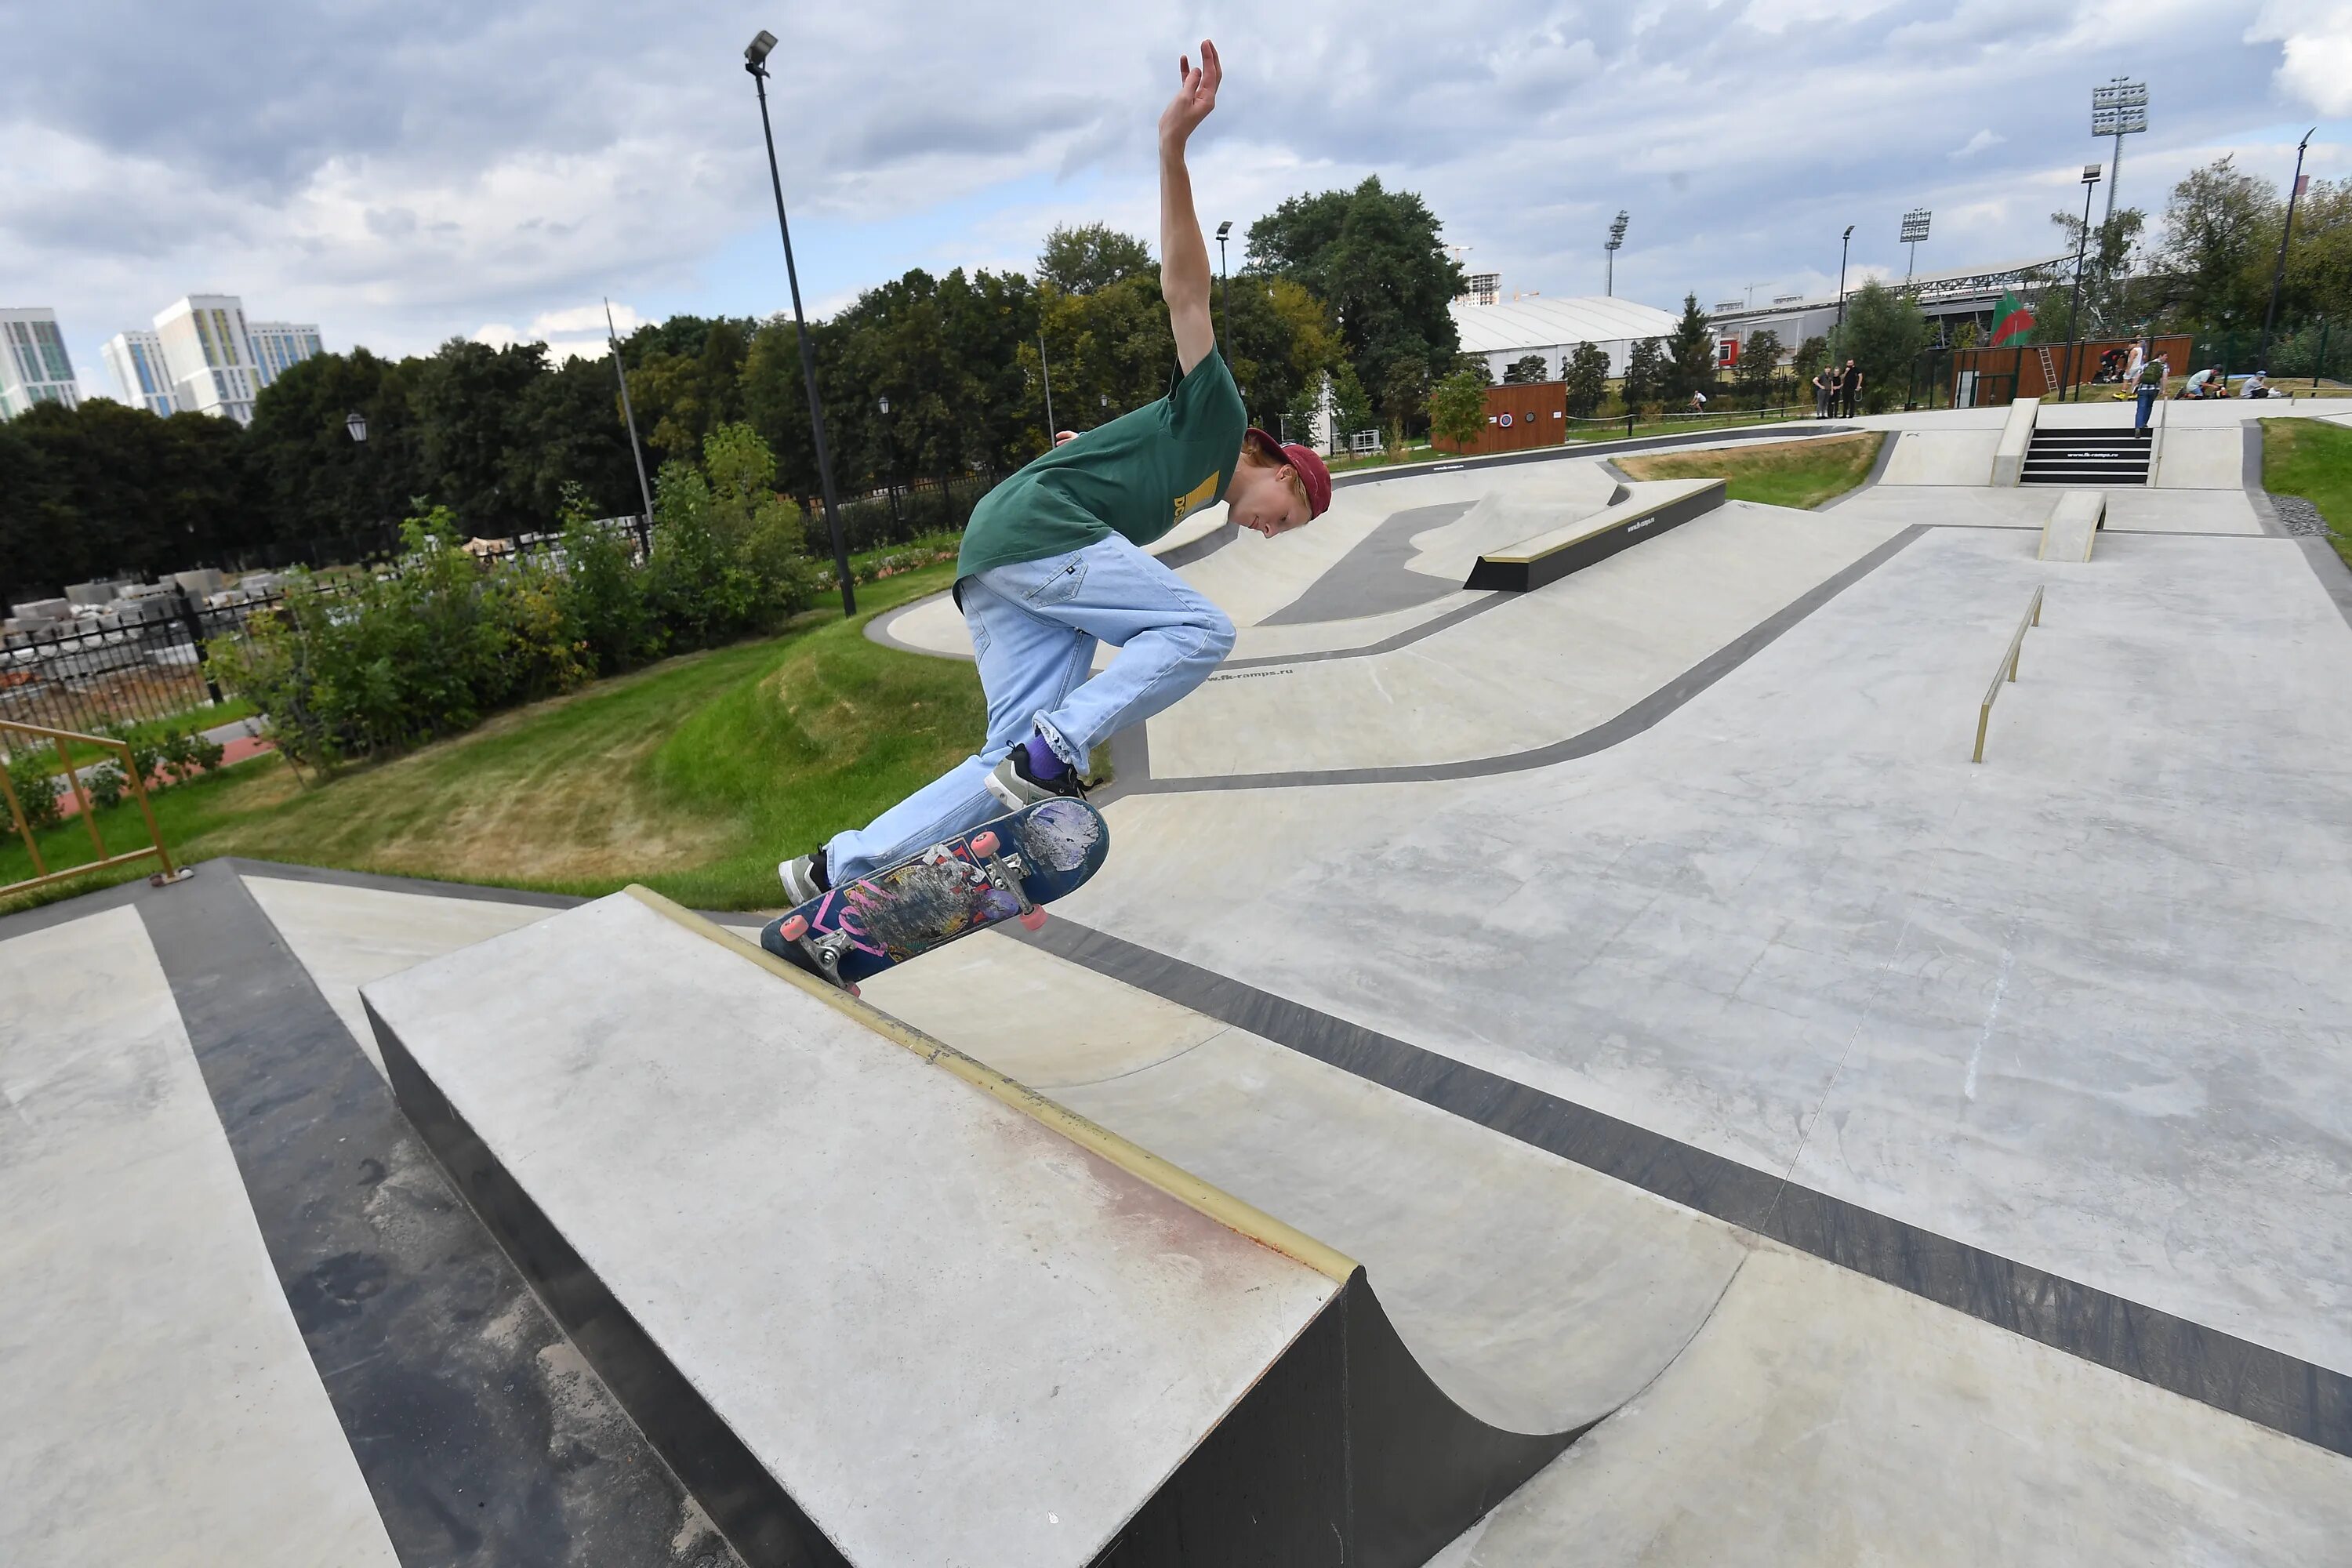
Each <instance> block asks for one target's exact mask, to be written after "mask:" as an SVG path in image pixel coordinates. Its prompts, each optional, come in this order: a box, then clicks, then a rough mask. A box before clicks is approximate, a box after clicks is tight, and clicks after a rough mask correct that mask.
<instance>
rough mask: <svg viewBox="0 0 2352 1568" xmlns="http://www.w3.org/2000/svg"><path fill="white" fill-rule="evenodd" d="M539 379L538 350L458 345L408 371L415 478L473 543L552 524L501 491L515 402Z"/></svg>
mask: <svg viewBox="0 0 2352 1568" xmlns="http://www.w3.org/2000/svg"><path fill="white" fill-rule="evenodd" d="M545 374H547V345H546V344H544V343H514V344H510V345H509V346H508V347H505V348H492V347H491V346H490V345H489V344H488V343H478V342H469V341H467V340H466V339H463V338H452V339H450V340H449V341H448V342H446V343H444V344H442V345H441V347H440V349H439V350H438V351H437V352H436V353H434V354H433V355H432V357H430V358H429V359H426V360H425V361H424V362H423V363H421V364H419V365H418V366H417V367H416V371H415V381H414V383H413V385H412V389H411V391H410V393H409V396H408V405H409V410H410V413H411V414H412V415H413V416H414V417H415V422H416V426H417V440H418V445H419V451H418V458H419V459H420V471H419V473H418V476H417V477H418V478H419V479H421V480H422V481H423V482H424V483H425V487H426V489H425V492H424V493H426V494H429V495H430V496H431V497H432V498H433V500H436V501H437V502H439V503H440V504H442V505H444V506H446V507H447V508H448V509H449V510H451V511H452V512H454V513H456V514H457V521H458V524H459V526H461V527H463V528H465V529H466V530H467V531H470V532H472V533H474V534H476V535H478V536H479V537H482V538H486V539H502V538H507V537H510V536H511V535H513V534H516V533H519V532H522V531H527V530H529V529H531V528H534V527H544V526H546V525H548V524H549V523H550V522H551V521H552V519H551V517H550V516H548V515H545V514H538V513H534V512H533V511H532V510H531V507H530V498H529V497H528V496H526V495H522V494H520V493H510V492H509V490H508V489H507V479H508V468H509V451H510V450H511V449H512V448H513V447H516V446H517V445H518V444H519V437H518V434H517V429H516V426H518V424H519V423H520V413H521V409H522V406H523V400H524V398H525V397H526V396H527V395H528V394H529V392H530V386H531V384H532V383H533V382H534V381H536V380H537V379H538V378H540V377H541V376H543V375H545ZM373 437H374V433H373V429H371V431H370V432H369V438H370V439H371V440H373Z"/></svg>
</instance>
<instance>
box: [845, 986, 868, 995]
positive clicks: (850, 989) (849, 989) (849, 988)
mask: <svg viewBox="0 0 2352 1568" xmlns="http://www.w3.org/2000/svg"><path fill="white" fill-rule="evenodd" d="M842 989H843V990H844V991H846V992H848V993H849V994H851V995H852V996H863V995H865V994H866V993H865V992H863V991H860V990H859V989H858V988H857V987H856V986H855V985H845V986H843V987H842Z"/></svg>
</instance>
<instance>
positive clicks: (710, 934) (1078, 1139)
mask: <svg viewBox="0 0 2352 1568" xmlns="http://www.w3.org/2000/svg"><path fill="white" fill-rule="evenodd" d="M623 891H624V892H625V893H626V894H627V895H628V896H629V897H630V898H633V899H635V900H636V901H637V902H639V903H640V904H643V905H644V906H645V907H646V908H647V909H649V910H653V911H654V912H655V913H656V914H658V915H660V916H662V917H663V918H664V919H666V920H667V921H671V922H672V923H673V924H675V925H677V926H678V927H679V928H680V929H682V930H684V931H690V932H692V933H693V934H694V935H696V936H699V937H702V938H703V939H705V940H706V941H709V942H716V943H718V944H719V946H720V947H722V948H725V949H727V950H728V951H729V952H733V953H735V954H736V955H737V956H739V957H741V958H746V959H749V960H751V962H752V963H756V964H758V965H759V966H760V967H761V969H764V970H766V971H767V972H768V973H771V974H773V975H776V976H778V977H779V978H781V979H783V980H786V981H788V982H790V983H791V984H793V985H796V986H798V987H799V988H800V989H801V990H803V991H804V992H806V993H807V994H810V995H812V996H814V997H816V998H818V999H819V1000H820V1001H822V1002H824V1004H825V1005H827V1006H829V1007H831V1008H833V1009H834V1010H835V1012H837V1013H840V1014H842V1015H843V1016H846V1017H849V1018H853V1019H855V1020H856V1021H857V1022H858V1023H859V1024H862V1025H864V1026H866V1028H868V1029H871V1030H873V1031H874V1032H875V1033H876V1034H877V1035H880V1036H881V1037H883V1038H885V1039H887V1040H888V1041H889V1042H890V1043H891V1044H893V1045H895V1046H898V1047H901V1048H902V1049H905V1050H908V1051H911V1052H913V1053H914V1054H915V1055H917V1056H919V1057H921V1058H923V1059H924V1060H925V1061H927V1062H929V1063H930V1064H931V1065H932V1066H934V1067H938V1068H945V1069H946V1070H947V1071H949V1072H950V1073H953V1074H954V1075H955V1076H956V1077H958V1078H960V1079H963V1080H964V1081H965V1082H966V1083H968V1084H971V1086H972V1087H973V1088H975V1089H980V1090H982V1092H983V1093H986V1094H988V1095H991V1096H992V1097H993V1098H995V1099H996V1100H1002V1101H1003V1103H1004V1104H1006V1105H1008V1106H1011V1107H1012V1108H1013V1110H1018V1111H1020V1112H1021V1113H1023V1114H1024V1115H1025V1116H1028V1117H1030V1118H1031V1119H1032V1120H1034V1121H1038V1122H1040V1123H1042V1124H1043V1125H1045V1126H1046V1127H1049V1128H1051V1129H1052V1130H1053V1131H1056V1132H1058V1133H1060V1134H1061V1135H1062V1136H1063V1137H1065V1138H1067V1139H1068V1140H1069V1141H1070V1142H1073V1143H1076V1144H1077V1145H1078V1146H1079V1147H1081V1148H1083V1149H1085V1150H1087V1151H1088V1152H1091V1153H1094V1154H1098V1155H1100V1156H1101V1157H1102V1158H1103V1159H1105V1160H1108V1161H1109V1162H1110V1163H1112V1164H1114V1165H1116V1166H1118V1168H1119V1169H1121V1170H1123V1171H1125V1172H1126V1173H1128V1174H1129V1175H1130V1176H1133V1177H1135V1178H1136V1179H1137V1180H1138V1181H1140V1182H1143V1183H1145V1184H1148V1185H1150V1186H1152V1187H1156V1188H1158V1189H1159V1190H1160V1192H1163V1193H1165V1194H1168V1195H1169V1196H1170V1197H1171V1198H1174V1199H1175V1200H1176V1201H1177V1202H1179V1203H1181V1204H1183V1205H1185V1206H1186V1207H1188V1208H1191V1209H1192V1210H1194V1211H1196V1212H1197V1213H1199V1214H1200V1215H1202V1216H1203V1217H1205V1218H1208V1219H1211V1220H1213V1221H1215V1222H1216V1223H1217V1224H1219V1225H1222V1226H1224V1227H1225V1228H1226V1229H1228V1230H1232V1231H1236V1232H1238V1233H1239V1234H1241V1235H1243V1236H1245V1237H1249V1238H1250V1239H1251V1240H1253V1241H1255V1242H1257V1243H1258V1244H1259V1245H1260V1246H1262V1247H1267V1248H1270V1249H1271V1250H1273V1251H1276V1252H1278V1253H1281V1254H1282V1255H1283V1256H1284V1257H1286V1258H1289V1259H1290V1260H1291V1261H1293V1262H1295V1263H1298V1264H1301V1265H1303V1266H1305V1267H1306V1268H1311V1269H1313V1270H1315V1272H1317V1273H1318V1274H1320V1275H1323V1276H1324V1277H1325V1278H1327V1279H1330V1280H1332V1281H1333V1282H1335V1283H1337V1284H1339V1285H1341V1286H1345V1285H1346V1284H1347V1283H1348V1281H1349V1279H1353V1278H1354V1277H1355V1276H1356V1274H1357V1273H1358V1272H1359V1271H1360V1270H1361V1268H1363V1266H1362V1265H1361V1264H1360V1263H1358V1262H1357V1261H1356V1260H1355V1259H1354V1258H1349V1256H1348V1255H1347V1254H1346V1253H1343V1252H1341V1251H1339V1249H1338V1248H1337V1247H1330V1246H1328V1245H1326V1244H1325V1243H1323V1242H1320V1241H1318V1240H1316V1239H1315V1238H1314V1237H1311V1236H1308V1235H1307V1233H1306V1232H1304V1231H1302V1230H1299V1229H1297V1227H1296V1226H1289V1225H1286V1224H1284V1223H1283V1222H1282V1221H1281V1220H1278V1219H1276V1218H1275V1217H1274V1216H1273V1215H1269V1214H1267V1213H1266V1212H1265V1210H1263V1209H1260V1208H1258V1207H1256V1206H1255V1205H1252V1204H1247V1203H1244V1202H1243V1201H1242V1200H1241V1199H1239V1198H1237V1197H1234V1195H1233V1194H1231V1193H1228V1192H1226V1191H1224V1190H1223V1188H1221V1187H1217V1186H1214V1185H1213V1184H1210V1183H1208V1182H1204V1181H1202V1179H1201V1178H1200V1177H1198V1176H1196V1175H1194V1174H1192V1173H1191V1172H1190V1171H1187V1170H1185V1169H1184V1168H1183V1167H1181V1166H1180V1165H1177V1164H1175V1163H1171V1162H1170V1161H1168V1160H1164V1159H1162V1158H1160V1156H1159V1155H1157V1154H1154V1153H1153V1152H1150V1150H1148V1149H1145V1148H1143V1147H1141V1146H1140V1145H1138V1144H1135V1143H1131V1142H1129V1141H1128V1140H1126V1139H1124V1138H1122V1137H1120V1136H1119V1135H1118V1133H1116V1132H1113V1131H1110V1130H1109V1129H1108V1128H1107V1127H1103V1126H1099V1125H1097V1123H1095V1122H1093V1121H1088V1120H1087V1118H1085V1117H1083V1116H1081V1115H1079V1114H1078V1113H1077V1112H1076V1111H1075V1110H1070V1109H1069V1108H1068V1107H1066V1106H1064V1105H1061V1104H1058V1103H1056V1102H1055V1101H1054V1100H1049V1099H1047V1098H1046V1097H1045V1096H1044V1095H1042V1094H1040V1093H1038V1092H1037V1091H1036V1090H1035V1089H1031V1088H1029V1087H1028V1086H1027V1085H1025V1084H1022V1083H1017V1082H1015V1081H1014V1080H1013V1079H1009V1078H1007V1077H1005V1076H1004V1075H1003V1073H1001V1072H998V1071H997V1070H996V1069H995V1068H992V1067H990V1066H988V1065H987V1064H986V1063H984V1062H982V1061H979V1060H977V1059H976V1058H971V1057H968V1056H966V1055H964V1054H963V1053H962V1052H961V1051H959V1050H957V1049H956V1048H955V1047H952V1046H950V1045H948V1044H946V1043H945V1042H944V1041H940V1040H937V1039H934V1038H932V1037H930V1036H929V1035H927V1034H925V1033H923V1031H921V1030H920V1029H918V1028H916V1027H914V1026H912V1025H910V1024H907V1023H903V1022H901V1021H900V1020H898V1019H897V1018H894V1017H892V1016H890V1015H889V1014H887V1013H885V1012H883V1011H882V1010H881V1009H880V1008H878V1007H877V1006H875V1005H872V1004H871V1003H868V1002H861V1001H859V1000H858V999H857V998H856V997H854V996H851V995H850V994H847V993H846V992H844V991H841V990H838V989H836V988H835V987H834V986H831V985H828V984H825V983H824V981H822V980H819V979H818V978H816V976H814V975H813V974H809V973H805V972H803V970H801V969H799V968H796V967H795V966H793V964H790V963H786V962H784V961H783V960H782V959H781V958H778V957H777V956H776V955H775V954H774V953H772V952H769V951H768V950H767V949H765V948H763V947H761V946H760V945H759V943H757V942H752V941H750V940H749V939H747V938H745V937H743V936H742V935H740V934H739V933H737V932H735V931H729V930H728V929H727V928H726V927H724V926H721V925H719V924H717V923H715V922H714V921H708V920H705V919H704V918H703V917H702V916H700V915H698V914H696V913H695V912H694V911H693V910H688V909H687V908H685V907H684V906H683V905H680V904H677V903H675V902H673V901H672V900H668V899H666V898H664V897H662V895H661V894H659V893H656V892H655V891H654V890H653V889H650V888H647V887H645V886H644V885H642V884H640V883H636V882H632V883H630V884H629V885H628V887H626V888H625V889H623Z"/></svg>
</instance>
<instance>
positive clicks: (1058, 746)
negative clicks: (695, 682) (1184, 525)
mask: <svg viewBox="0 0 2352 1568" xmlns="http://www.w3.org/2000/svg"><path fill="white" fill-rule="evenodd" d="M962 589H963V593H962V597H963V621H964V626H965V627H966V629H968V630H969V631H970V632H971V646H972V650H973V652H974V653H975V654H976V655H977V656H978V658H979V661H980V688H981V690H982V692H983V693H984V694H985V695H986V696H987V698H988V739H987V742H986V744H985V745H983V746H982V749H981V750H980V752H978V753H977V754H976V755H973V756H971V757H967V758H965V759H964V760H963V761H962V762H961V763H958V764H957V765H956V766H955V767H953V768H951V769H950V770H949V771H948V772H947V773H943V774H941V775H940V777H938V778H936V779H934V780H932V781H931V782H930V783H929V784H925V785H924V786H923V787H922V788H921V789H919V790H917V791H916V792H915V793H914V794H912V795H908V797H907V798H906V799H904V800H902V801H900V802H899V803H898V805H894V806H892V807H891V808H890V809H889V810H887V811H886V812H884V813H883V814H882V815H881V816H877V817H876V818H875V819H874V820H873V821H872V822H871V823H868V824H867V825H866V826H865V827H862V828H859V829H856V830H855V831H853V832H849V833H844V834H841V835H839V836H838V837H835V839H834V840H833V842H831V843H830V844H827V845H826V846H825V851H824V863H825V871H826V874H827V875H828V876H829V877H830V878H831V879H833V881H834V882H835V884H836V885H837V884H839V883H841V882H844V881H846V880H847V879H850V878H852V877H862V876H864V875H865V874H866V872H868V871H871V870H874V869H876V868H877V867H882V866H887V865H889V864H890V863H891V862H892V861H894V860H898V859H902V858H905V857H906V856H908V855H911V854H913V853H915V852H916V851H917V850H919V849H925V848H928V847H930V846H931V845H934V844H937V843H939V842H940V840H942V839H945V838H950V837H954V836H955V835H956V834H959V833H961V832H963V831H964V830H965V829H967V828H970V827H973V826H978V825H979V824H981V823H982V822H986V821H987V820H989V819H990V818H991V817H995V816H1003V815H1004V803H1003V802H1002V801H1000V800H998V799H997V798H996V797H995V796H994V795H991V794H989V793H988V788H987V786H986V784H984V783H983V782H982V781H983V780H985V779H986V778H987V777H988V775H989V773H990V772H991V771H992V770H993V769H994V768H995V766H996V764H997V763H1001V762H1003V760H1004V756H1005V753H1006V752H1010V751H1011V750H1012V749H1013V747H1015V746H1017V745H1019V744H1020V743H1021V742H1024V741H1025V740H1027V739H1028V738H1029V737H1030V735H1031V734H1032V733H1033V732H1034V733H1036V734H1040V735H1043V736H1045V742H1046V743H1047V744H1048V745H1050V746H1052V747H1053V748H1054V750H1055V752H1056V753H1057V754H1059V756H1060V757H1061V759H1062V760H1063V761H1064V762H1066V763H1069V764H1070V765H1071V766H1072V767H1075V768H1078V769H1080V770H1082V771H1083V770H1084V769H1085V767H1086V765H1087V757H1088V755H1090V754H1091V753H1092V752H1093V751H1094V748H1095V746H1096V745H1097V743H1098V742H1102V741H1105V740H1108V738H1109V737H1110V736H1112V735H1114V734H1116V733H1118V731H1121V730H1124V729H1125V728H1127V727H1128V726H1129V724H1135V723H1140V722H1141V721H1144V720H1146V719H1149V718H1150V717H1151V715H1153V714H1154V713H1157V712H1159V711H1160V710H1161V709H1163V708H1166V707H1167V706H1168V705H1169V704H1171V703H1172V702H1174V701H1175V700H1177V699H1178V698H1180V697H1181V696H1183V695H1184V694H1185V693H1186V692H1188V691H1190V690H1192V688H1194V687H1196V686H1198V685H1200V684H1201V682H1202V680H1204V679H1208V675H1209V672H1210V671H1211V670H1213V669H1214V668H1217V663H1218V661H1219V660H1220V659H1223V658H1224V657H1225V655H1226V654H1227V653H1228V652H1230V651H1231V650H1232V648H1233V646H1234V623H1233V622H1232V621H1230V620H1228V619H1227V618H1226V616H1225V613H1224V612H1223V610H1220V609H1219V608H1217V606H1216V605H1213V604H1211V603H1209V601H1208V600H1206V599H1204V598H1202V596H1201V595H1200V594H1199V593H1197V592H1195V591H1194V589H1193V588H1192V585H1191V584H1188V583H1186V582H1185V581H1184V579H1182V578H1181V577H1179V576H1178V575H1176V574H1175V573H1174V572H1172V571H1171V570H1169V569H1168V568H1167V567H1165V566H1162V565H1161V564H1160V563H1159V562H1158V561H1156V560H1154V559H1152V558H1151V557H1150V555H1147V554H1145V553H1144V552H1142V551H1140V550H1139V549H1137V548H1136V547H1135V546H1134V545H1132V544H1130V543H1129V542H1127V541H1126V540H1125V539H1123V538H1121V537H1119V536H1118V534H1113V535H1111V536H1110V537H1109V538H1108V539H1104V540H1099V541H1097V542H1095V543H1093V544H1089V545H1087V547H1086V548H1085V549H1083V550H1074V551H1072V552H1069V553H1068V554H1066V555H1050V556H1047V557H1046V558H1045V560H1043V561H1023V562H1019V563H1015V564H1013V565H1011V566H992V567H990V568H989V569H988V570H986V571H985V572H977V573H974V574H972V575H971V576H969V577H967V578H965V579H964V580H963V584H962ZM1097 643H1108V644H1109V645H1110V646H1111V647H1115V648H1117V649H1118V650H1119V651H1118V658H1114V659H1112V660H1111V661H1110V664H1109V666H1108V668H1105V669H1104V670H1103V672H1102V673H1101V674H1100V675H1097V676H1095V677H1094V678H1093V679H1087V671H1088V670H1089V669H1090V668H1092V666H1093V664H1094V658H1095V645H1096V644H1097Z"/></svg>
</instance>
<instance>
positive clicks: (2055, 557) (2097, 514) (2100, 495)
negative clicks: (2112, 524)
mask: <svg viewBox="0 0 2352 1568" xmlns="http://www.w3.org/2000/svg"><path fill="white" fill-rule="evenodd" d="M2106 525H2107V498H2106V494H2105V491H2102V490H2068V491H2067V492H2066V493H2065V494H2064V495H2062V496H2060V497H2059V498H2058V504H2057V505H2056V506H2053V507H2052V508H2051V509H2050V516H2049V518H2048V520H2047V521H2044V522H2043V523H2042V548H2041V549H2040V550H2038V551H2036V552H2034V559H2036V560H2038V561H2088V560H2089V559H2090V558H2091V548H2092V546H2094V545H2095V544H2096V543H2098V542H2099V530H2101V529H2103V528H2105V526H2106Z"/></svg>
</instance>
